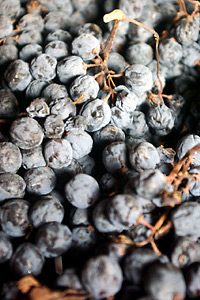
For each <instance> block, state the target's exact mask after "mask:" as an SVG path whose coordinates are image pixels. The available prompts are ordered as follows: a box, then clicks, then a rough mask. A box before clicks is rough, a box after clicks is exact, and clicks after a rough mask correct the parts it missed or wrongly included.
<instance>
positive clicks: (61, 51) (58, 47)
mask: <svg viewBox="0 0 200 300" xmlns="http://www.w3.org/2000/svg"><path fill="white" fill-rule="evenodd" d="M44 51H45V53H46V54H49V55H50V56H51V57H55V58H56V59H57V60H60V59H62V58H64V57H65V56H68V49H67V45H66V44H65V42H63V41H51V42H49V43H48V44H47V45H46V46H45V49H44Z"/></svg>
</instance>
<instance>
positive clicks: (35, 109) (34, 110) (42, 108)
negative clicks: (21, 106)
mask: <svg viewBox="0 0 200 300" xmlns="http://www.w3.org/2000/svg"><path fill="white" fill-rule="evenodd" d="M26 111H27V113H28V115H29V117H31V118H34V117H36V118H44V117H46V116H48V115H49V113H50V111H49V107H48V105H47V104H46V102H45V101H44V100H43V99H42V98H36V99H34V100H33V101H31V103H30V105H29V106H28V107H27V108H26Z"/></svg>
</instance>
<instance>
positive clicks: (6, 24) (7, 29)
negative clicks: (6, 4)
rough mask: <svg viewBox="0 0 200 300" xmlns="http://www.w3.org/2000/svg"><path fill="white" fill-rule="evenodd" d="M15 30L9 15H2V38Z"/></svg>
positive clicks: (0, 18)
mask: <svg viewBox="0 0 200 300" xmlns="http://www.w3.org/2000/svg"><path fill="white" fill-rule="evenodd" d="M12 30H13V26H12V22H11V20H10V18H9V17H8V16H7V15H2V14H1V15H0V38H3V37H5V36H9V35H11V33H12Z"/></svg>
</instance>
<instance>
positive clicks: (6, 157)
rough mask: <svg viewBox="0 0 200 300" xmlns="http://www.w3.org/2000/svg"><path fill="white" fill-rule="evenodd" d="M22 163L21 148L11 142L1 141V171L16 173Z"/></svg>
mask: <svg viewBox="0 0 200 300" xmlns="http://www.w3.org/2000/svg"><path fill="white" fill-rule="evenodd" d="M21 165H22V155H21V152H20V150H19V148H18V147H17V146H16V145H15V144H13V143H11V142H0V173H16V172H17V171H18V170H19V168H20V167H21Z"/></svg>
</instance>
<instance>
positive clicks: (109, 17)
mask: <svg viewBox="0 0 200 300" xmlns="http://www.w3.org/2000/svg"><path fill="white" fill-rule="evenodd" d="M120 20H126V21H128V22H130V23H133V24H135V25H137V26H140V27H142V28H144V29H145V30H147V31H149V32H151V33H152V34H153V36H154V38H155V41H156V61H157V72H156V73H157V74H156V75H157V78H158V81H159V83H160V88H159V90H158V97H159V98H160V99H161V101H162V103H164V100H163V97H162V92H163V85H162V81H161V79H160V76H159V72H160V67H159V53H158V45H159V34H158V33H157V32H156V31H155V30H154V29H152V28H150V27H148V26H146V25H144V24H143V23H141V22H139V21H136V20H134V19H132V18H129V17H128V16H126V15H125V14H124V13H123V11H122V10H120V9H115V10H113V11H112V12H110V13H108V14H105V15H104V17H103V21H104V22H105V23H108V22H111V21H114V22H115V23H114V26H113V34H112V32H111V34H110V37H109V39H108V45H110V44H113V42H114V38H115V35H116V30H117V28H118V25H119V24H118V23H119V21H120ZM117 21H118V22H117ZM114 27H115V28H114ZM111 48H112V47H111ZM111 48H110V47H109V46H107V47H106V52H105V51H104V55H106V56H104V57H105V60H107V59H108V56H109V52H110V50H111Z"/></svg>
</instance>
